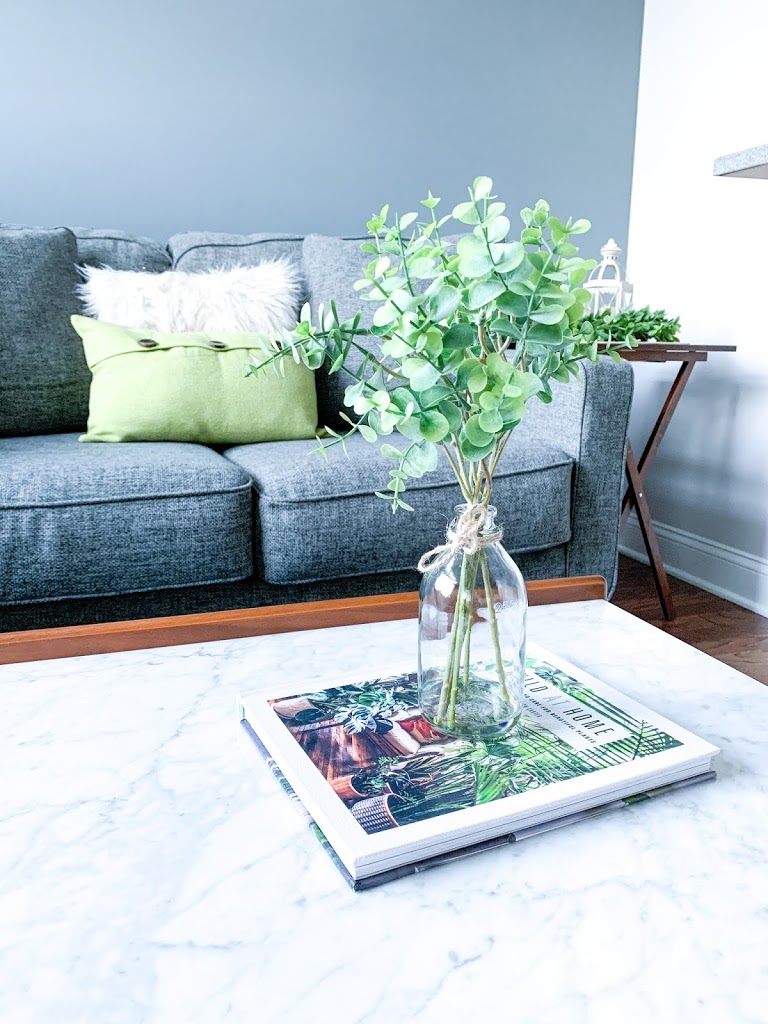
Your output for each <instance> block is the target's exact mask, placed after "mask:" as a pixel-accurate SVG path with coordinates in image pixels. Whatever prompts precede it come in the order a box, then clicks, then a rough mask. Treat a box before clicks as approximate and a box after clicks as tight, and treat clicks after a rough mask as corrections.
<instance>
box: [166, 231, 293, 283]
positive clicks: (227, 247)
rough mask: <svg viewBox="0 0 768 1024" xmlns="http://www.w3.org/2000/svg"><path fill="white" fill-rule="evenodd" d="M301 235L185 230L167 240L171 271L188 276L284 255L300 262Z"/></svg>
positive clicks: (249, 264) (253, 263) (278, 257)
mask: <svg viewBox="0 0 768 1024" xmlns="http://www.w3.org/2000/svg"><path fill="white" fill-rule="evenodd" d="M301 243H302V236H301V235H286V234H280V233H275V232H272V233H271V234H270V233H262V234H257V235H229V234H226V233H224V232H218V231H185V232H183V233H182V234H179V235H172V236H171V238H169V240H168V252H169V253H170V256H171V260H172V263H173V269H174V270H184V271H187V272H188V273H191V272H194V271H197V270H214V269H218V268H221V269H223V270H230V269H231V268H232V267H238V266H240V267H253V266H256V264H257V263H263V262H264V260H276V259H280V257H281V256H286V257H287V258H288V259H290V260H291V261H295V262H296V263H300V262H301Z"/></svg>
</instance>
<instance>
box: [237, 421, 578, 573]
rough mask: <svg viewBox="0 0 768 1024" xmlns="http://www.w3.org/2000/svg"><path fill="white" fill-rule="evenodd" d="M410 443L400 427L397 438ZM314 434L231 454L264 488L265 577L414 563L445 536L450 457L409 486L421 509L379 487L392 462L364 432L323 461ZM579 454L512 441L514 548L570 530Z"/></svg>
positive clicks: (457, 497) (504, 475)
mask: <svg viewBox="0 0 768 1024" xmlns="http://www.w3.org/2000/svg"><path fill="white" fill-rule="evenodd" d="M390 440H391V441H394V443H395V444H399V445H400V446H401V447H404V446H405V445H406V444H408V442H407V441H404V440H403V439H402V438H398V437H397V436H395V437H393V438H390ZM313 447H316V443H314V442H301V441H284V442H274V443H270V444H254V445H238V446H236V447H233V448H229V449H226V450H225V451H224V456H225V457H226V458H227V459H229V460H231V461H232V462H235V463H237V465H238V466H241V467H242V468H243V469H244V470H245V471H246V472H247V473H248V475H249V476H250V477H251V478H252V480H253V485H254V488H255V490H256V492H257V494H258V509H257V523H258V525H257V538H256V545H255V546H256V549H257V551H258V552H260V554H261V558H262V560H263V567H261V572H263V577H264V579H265V580H266V581H267V582H268V583H276V584H285V583H298V582H302V581H315V580H323V579H335V578H339V577H344V576H359V575H367V574H370V573H377V572H384V573H391V572H398V571H400V570H405V569H413V568H414V567H415V565H416V563H417V562H418V560H419V557H420V556H421V555H422V554H423V553H424V552H425V551H427V550H428V549H429V548H431V547H433V546H434V545H435V544H439V543H442V541H443V540H444V539H445V527H446V522H447V520H448V518H449V517H450V516H451V515H452V514H453V508H454V505H455V504H456V503H457V502H459V501H461V494H460V492H459V489H458V486H457V485H456V483H455V481H454V479H453V475H452V473H451V469H450V466H448V464H447V462H446V461H443V462H442V463H441V465H440V466H439V467H438V469H437V470H436V471H435V472H434V473H430V474H428V475H427V476H425V477H423V478H422V479H420V480H415V481H413V482H412V484H411V485H410V486H409V490H408V494H407V500H408V502H409V504H411V505H413V507H414V509H415V512H405V511H402V510H401V511H399V512H398V513H397V514H396V515H393V514H392V512H391V510H390V506H389V504H388V503H387V502H385V501H383V500H382V499H381V498H377V497H375V495H374V493H373V492H374V491H375V490H382V489H384V488H385V487H386V484H387V480H388V477H389V474H388V469H389V467H391V465H392V463H391V462H388V461H387V460H386V459H384V458H383V457H382V456H381V455H380V454H379V451H378V447H377V446H375V445H370V444H368V443H367V442H366V441H364V440H363V439H362V438H361V437H360V436H359V435H357V436H355V437H353V438H351V439H350V440H349V441H348V442H347V447H348V449H349V458H348V459H347V458H345V456H344V454H343V452H342V451H341V449H340V448H338V447H337V448H335V449H333V450H332V451H331V452H330V453H329V456H328V461H325V460H324V459H323V458H321V457H320V456H319V455H311V454H310V451H311V449H312V448H313ZM572 475H573V463H572V460H571V459H570V458H569V457H568V456H567V455H565V454H564V453H563V452H562V450H561V449H559V448H557V447H556V446H555V445H554V444H550V443H546V442H535V443H533V444H528V445H525V446H523V447H520V446H517V445H515V444H510V445H508V446H507V451H506V452H505V453H504V457H503V459H502V461H501V463H500V466H499V469H498V471H497V476H496V481H495V488H494V503H495V504H496V506H497V507H498V509H499V521H500V522H501V523H502V525H504V527H505V531H506V532H505V544H506V546H507V548H508V550H509V551H510V552H512V553H513V554H514V553H516V552H523V551H536V550H542V549H546V548H551V547H557V546H559V545H562V544H564V543H565V542H567V541H568V539H569V537H570V535H571V480H572Z"/></svg>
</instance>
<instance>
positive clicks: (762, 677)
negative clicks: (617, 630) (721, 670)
mask: <svg viewBox="0 0 768 1024" xmlns="http://www.w3.org/2000/svg"><path fill="white" fill-rule="evenodd" d="M669 582H670V585H671V587H672V599H673V600H674V602H675V609H676V611H677V618H676V619H674V620H673V621H672V622H665V620H664V618H663V616H662V614H661V609H660V607H659V601H658V598H657V597H656V590H655V588H654V585H653V577H652V576H651V570H650V569H649V568H648V566H646V565H642V564H641V563H640V562H636V561H634V559H631V558H626V557H625V556H623V555H622V556H621V557H620V559H619V583H618V586H617V587H616V592H615V593H614V595H613V604H616V605H618V606H619V607H620V608H623V609H624V610H625V611H628V612H631V613H632V614H633V615H636V616H637V617H638V618H639V619H644V620H645V621H646V622H650V623H652V624H653V625H654V626H658V627H659V629H664V630H666V631H667V632H668V633H671V634H672V635H673V636H676V637H678V638H679V639H680V640H684V641H685V642H686V643H687V644H691V646H692V647H697V648H698V649H699V650H700V651H704V652H705V653H706V654H709V655H711V656H712V657H713V658H717V659H718V661H722V662H725V664H726V665H731V666H732V667H733V668H736V669H738V670H739V671H740V672H744V673H745V674H746V675H748V676H752V678H753V679H758V680H759V681H760V682H761V683H766V684H768V619H766V618H765V617H764V616H762V615H757V614H756V613H755V612H750V611H748V610H747V609H746V608H742V607H740V605H737V604H732V603H731V602H730V601H725V600H724V599H723V598H722V597H716V596H715V595H714V594H709V593H707V591H706V590H699V589H698V587H694V586H692V585H691V584H690V583H684V582H683V581H682V580H676V579H673V578H672V577H671V576H670V578H669Z"/></svg>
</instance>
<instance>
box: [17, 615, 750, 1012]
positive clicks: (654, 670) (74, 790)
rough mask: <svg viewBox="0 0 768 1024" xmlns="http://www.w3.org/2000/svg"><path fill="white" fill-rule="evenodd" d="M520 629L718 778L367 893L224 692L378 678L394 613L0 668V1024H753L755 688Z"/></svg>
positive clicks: (599, 641)
mask: <svg viewBox="0 0 768 1024" xmlns="http://www.w3.org/2000/svg"><path fill="white" fill-rule="evenodd" d="M530 634H531V636H532V638H533V639H534V640H536V641H538V642H539V643H541V644H543V645H544V646H547V647H549V648H550V649H551V650H552V651H554V652H556V653H557V654H560V655H562V656H564V657H566V658H568V659H569V660H571V661H572V662H574V663H575V664H577V665H580V666H582V667H583V668H585V669H586V670H588V671H590V672H592V673H594V674H596V675H598V676H600V677H601V678H603V679H604V680H606V681H607V682H608V683H610V684H611V685H612V686H616V687H618V688H619V689H622V690H624V691H625V692H627V693H629V694H632V695H633V696H636V697H638V698H640V699H641V700H643V701H644V702H646V703H647V704H649V705H651V706H652V707H654V708H655V709H657V710H658V711H660V712H662V713H663V714H665V715H668V716H670V717H671V718H674V719H675V720H676V721H677V722H679V723H680V724H681V725H684V726H686V727H687V728H689V729H691V730H693V731H694V732H697V733H699V734H700V735H701V736H703V737H706V738H707V739H709V740H711V741H713V742H714V743H716V744H717V745H718V746H720V747H721V748H722V754H721V756H720V758H719V759H718V760H719V764H718V770H719V773H720V778H719V779H718V781H717V782H715V783H709V784H706V785H701V786H698V787H692V788H690V789H687V790H682V791H680V792H678V793H674V794H671V795H668V796H665V797H663V798H659V799H658V800H655V801H652V802H649V803H645V804H640V805H637V806H634V807H631V808H626V809H623V810H621V811H618V812H616V813H613V814H609V815H605V816H603V817H601V818H596V819H593V820H589V821H586V822H582V823H580V824H578V825H575V826H572V827H570V828H567V829H561V830H559V831H556V832H552V833H549V834H546V835H542V836H539V837H537V838H534V839H531V840H528V841H526V842H524V843H521V844H520V845H519V846H510V847H504V848H502V849H499V850H496V851H493V852H491V853H487V854H483V855H481V856H477V857H474V858H470V859H467V860H462V861H458V862H456V863H454V864H452V865H449V866H446V867H443V868H440V869H436V870H434V871H429V872H426V873H424V874H421V875H416V876H412V877H409V878H405V879H402V880H401V881H399V882H395V883H392V884H390V885H387V886H383V887H381V888H378V889H374V890H371V891H370V892H366V893H359V894H355V893H353V892H352V891H351V890H349V889H348V888H347V886H346V885H345V883H344V882H343V881H342V879H341V877H340V876H339V875H338V874H337V872H336V869H335V868H334V866H333V865H332V863H331V861H330V860H329V858H328V857H327V856H326V854H325V853H324V851H323V850H322V849H321V848H320V846H319V844H318V843H317V842H316V841H315V840H314V838H313V837H312V836H311V835H310V834H309V833H308V831H307V830H306V828H305V826H304V824H303V823H302V821H301V820H300V819H299V817H298V815H296V813H295V811H294V809H293V808H292V806H291V804H290V802H289V801H288V800H287V799H286V798H285V796H284V795H283V793H282V792H281V791H280V790H279V788H278V786H277V784H276V783H275V782H274V780H273V778H272V777H271V775H270V774H269V772H268V771H267V770H266V768H265V767H264V765H263V764H262V763H261V762H260V761H259V759H258V757H257V756H256V755H255V753H254V751H253V750H252V749H251V748H250V746H249V745H248V743H247V740H246V739H245V737H243V738H242V741H241V740H240V739H239V733H240V729H239V726H238V724H237V720H236V715H235V697H236V695H237V693H238V692H240V691H242V690H250V689H256V688H259V687H262V686H264V687H271V688H274V686H275V683H278V685H283V684H284V683H285V682H286V681H290V683H293V682H297V683H300V684H302V685H303V684H304V683H305V682H307V681H309V680H312V679H321V678H327V677H328V675H329V674H333V672H335V671H339V672H344V673H347V672H356V671H359V672H360V673H362V674H368V673H372V672H375V671H377V670H378V669H381V670H386V666H387V664H388V661H390V659H391V657H392V653H393V651H394V650H395V649H400V650H408V649H409V647H412V646H413V644H414V643H415V624H414V623H413V621H408V620H406V621H399V622H388V623H376V624H373V625H361V626H348V627H343V628H337V629H325V630H318V631H313V632H304V633H292V634H283V635H281V636H263V637H257V638H250V639H240V640H226V641H218V642H210V643H202V644H194V645H188V646H183V647H169V648H162V649H156V650H148V651H134V652H131V653H122V654H107V655H97V656H93V657H88V658H71V659H67V660H61V661H47V662H33V663H29V664H26V665H19V666H13V665H9V666H5V667H3V668H0V729H1V730H2V741H0V765H1V766H2V771H1V774H0V780H1V785H0V948H1V949H2V952H1V954H0V1021H2V1022H3V1024H33V1022H34V1024H38V1022H40V1024H43V1022H45V1024H69V1022H77V1024H139V1022H157V1024H176V1022H179V1024H197V1022H201V1024H209V1022H210V1024H218V1022H224V1021H226V1022H235V1024H240V1022H248V1024H251V1022H254V1024H298V1022H302V1024H303V1022H305V1021H306V1022H312V1024H315V1022H319V1024H325V1022H328V1024H330V1022H334V1024H380V1022H381V1024H383V1022H388V1024H389V1022H394V1024H404V1022H411V1021H413V1022H418V1024H431V1022H435V1024H437V1022H440V1024H445V1022H448V1024H454V1022H462V1024H463V1022H467V1024H470V1022H472V1024H474V1022H476V1021H483V1022H486V1021H493V1022H494V1024H495V1022H501V1021H509V1022H513V1024H549V1022H555V1021H557V1022H562V1024H582V1022H586V1024H616V1022H617V1021H620V1022H629V1024H634V1022H637V1024H645V1022H653V1024H665V1022H670V1024H672V1022H674V1024H689V1022H690V1024H739V1022H754V1024H765V1022H766V1021H768V910H767V909H766V908H768V868H767V865H768V814H767V813H766V807H767V801H768V785H767V781H768V747H767V745H766V741H767V738H768V689H766V688H765V687H763V686H761V685H760V684H758V683H756V682H754V681H753V680H751V679H749V678H747V677H746V676H744V675H741V674H740V673H738V672H735V671H733V670H732V669H730V668H727V667H725V666H724V665H721V664H719V663H718V662H716V661H713V660H712V659H710V658H709V657H707V656H705V655H703V654H701V653H699V652H697V651H695V650H693V649H691V648H690V647H687V646H686V645H684V644H682V643H680V642H679V641H677V640H675V639H674V638H672V637H670V636H668V635H667V634H665V633H663V632H660V631H658V630H656V629H653V628H652V627H650V626H648V625H646V624H645V623H643V622H640V621H639V620H637V619H635V618H633V617H632V616H630V615H627V614H626V613H624V612H622V611H620V610H618V609H616V608H614V607H612V606H610V605H608V604H606V603H605V602H603V601H589V602H583V603H576V604H564V605H554V606H544V607H537V608H532V609H531V614H530Z"/></svg>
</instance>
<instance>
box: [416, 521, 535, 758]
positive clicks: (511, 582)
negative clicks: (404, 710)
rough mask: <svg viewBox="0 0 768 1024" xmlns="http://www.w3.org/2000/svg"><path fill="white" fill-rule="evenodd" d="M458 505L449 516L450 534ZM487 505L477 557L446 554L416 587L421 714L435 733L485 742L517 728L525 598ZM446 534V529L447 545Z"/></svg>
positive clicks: (522, 673)
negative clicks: (417, 590)
mask: <svg viewBox="0 0 768 1024" xmlns="http://www.w3.org/2000/svg"><path fill="white" fill-rule="evenodd" d="M466 509H467V506H466V505H459V506H457V508H456V513H457V519H456V520H454V522H453V524H452V528H453V529H455V527H456V524H457V523H458V522H459V518H458V517H460V516H461V514H462V513H463V512H464V511H466ZM495 516H496V509H495V508H494V507H493V505H489V506H488V508H487V512H486V515H485V522H484V524H483V527H482V530H481V532H480V533H479V535H478V540H479V546H478V547H477V550H475V551H471V550H468V549H460V550H458V551H455V552H451V551H448V552H446V555H445V556H444V558H442V559H440V560H439V561H438V562H437V564H436V565H435V567H434V568H432V569H429V570H428V571H427V572H426V573H425V575H424V577H423V579H422V583H421V592H420V600H419V652H418V654H419V661H418V685H419V703H420V705H421V712H422V714H423V715H424V717H425V718H426V719H427V721H428V722H429V723H430V724H431V725H432V726H434V728H435V729H437V730H438V731H439V732H441V733H445V734H447V735H449V736H457V737H461V738H464V739H469V740H487V739H492V738H494V737H498V736H501V735H505V734H509V733H510V732H512V731H513V730H514V728H515V726H516V725H517V723H518V722H519V720H520V715H521V712H522V707H523V685H524V678H525V631H526V617H527V611H528V598H527V595H526V591H525V583H524V582H523V578H522V576H521V575H520V570H519V569H518V567H517V566H516V565H515V563H514V561H513V560H512V559H511V558H510V556H509V555H508V554H507V552H506V551H505V550H504V548H503V547H502V545H501V541H500V539H493V538H494V536H495V537H497V538H498V537H499V536H500V531H499V528H498V527H497V526H496V524H495ZM450 535H451V529H449V537H450Z"/></svg>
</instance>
